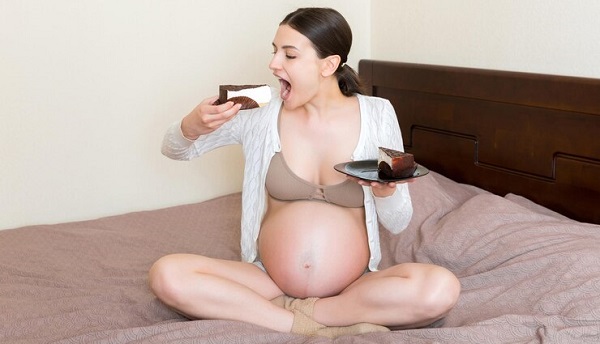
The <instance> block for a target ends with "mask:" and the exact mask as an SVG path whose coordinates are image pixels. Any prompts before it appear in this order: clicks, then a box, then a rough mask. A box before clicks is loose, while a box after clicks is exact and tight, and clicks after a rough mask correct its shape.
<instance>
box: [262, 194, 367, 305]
mask: <svg viewBox="0 0 600 344" xmlns="http://www.w3.org/2000/svg"><path fill="white" fill-rule="evenodd" d="M258 245H259V253H260V259H261V261H262V262H263V265H264V266H265V269H266V270H267V273H268V274H269V276H270V277H271V278H272V279H273V281H274V282H275V283H276V284H277V285H278V286H279V288H280V289H281V290H282V291H283V292H284V293H286V294H287V295H290V296H294V297H300V298H305V297H325V296H331V295H336V294H339V293H340V292H341V291H342V290H344V288H346V287H347V286H348V285H350V284H351V283H352V282H353V281H355V280H356V279H357V278H358V277H360V276H361V275H362V274H363V273H364V271H365V269H366V268H367V264H368V262H369V256H370V254H369V246H368V239H367V232H366V228H365V220H364V208H344V207H339V206H336V205H332V204H329V203H326V202H321V201H294V202H281V201H277V200H273V199H269V210H268V212H267V214H266V216H265V218H264V220H263V223H262V228H261V232H260V237H259V243H258Z"/></svg>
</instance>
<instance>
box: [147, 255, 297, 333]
mask: <svg viewBox="0 0 600 344" xmlns="http://www.w3.org/2000/svg"><path fill="white" fill-rule="evenodd" d="M149 283H150V288H151V289H152V291H153V292H154V294H155V295H156V296H157V297H158V298H159V299H160V300H161V301H163V302H164V303H165V304H167V305H168V306H170V307H173V308H174V309H176V310H177V311H178V312H180V313H182V314H185V315H186V316H188V317H190V318H204V319H224V320H225V319H226V320H239V321H244V322H248V323H252V324H256V325H260V326H263V327H267V328H271V329H273V330H277V331H281V332H289V331H290V329H291V328H292V323H293V318H294V315H293V313H292V312H290V311H289V310H286V309H283V308H281V307H278V306H276V305H274V304H273V303H271V302H270V300H271V299H274V298H276V297H277V296H279V295H282V294H283V292H282V291H281V290H280V289H279V287H277V285H276V284H275V283H274V282H273V281H272V280H271V278H269V276H268V275H267V274H266V273H265V272H263V271H262V270H260V269H259V268H258V267H256V266H255V265H253V264H249V263H242V262H235V261H229V260H221V259H213V258H208V257H204V256H198V255H191V254H173V255H168V256H165V257H162V258H161V259H159V260H158V261H157V262H156V263H154V265H153V266H152V268H151V269H150V273H149Z"/></svg>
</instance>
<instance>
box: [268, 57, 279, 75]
mask: <svg viewBox="0 0 600 344" xmlns="http://www.w3.org/2000/svg"><path fill="white" fill-rule="evenodd" d="M280 67H281V64H280V63H279V62H278V58H277V54H273V57H272V58H271V62H270V63H269V69H270V70H272V71H275V70H277V69H279V68H280Z"/></svg>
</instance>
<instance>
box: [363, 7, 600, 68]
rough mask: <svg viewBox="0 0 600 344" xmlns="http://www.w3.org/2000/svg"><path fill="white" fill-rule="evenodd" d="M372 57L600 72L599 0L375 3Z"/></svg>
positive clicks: (440, 63)
mask: <svg viewBox="0 0 600 344" xmlns="http://www.w3.org/2000/svg"><path fill="white" fill-rule="evenodd" d="M371 6H372V8H371V12H372V18H373V21H372V44H373V46H372V51H371V55H372V58H375V59H383V60H396V61H405V62H418V63H428V64H438V65H454V66H467V67H477V68H489V69H502V70H512V71H526V72H534V73H545V74H559V75H572V76H584V77H595V78H599V77H600V63H599V62H598V61H600V22H599V18H600V1H597V0H579V1H564V0H501V1H481V0H447V1H439V0H419V1H414V0H375V1H372V2H371Z"/></svg>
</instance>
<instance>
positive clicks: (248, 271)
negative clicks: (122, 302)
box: [150, 254, 283, 300]
mask: <svg viewBox="0 0 600 344" xmlns="http://www.w3.org/2000/svg"><path fill="white" fill-rule="evenodd" d="M156 274H162V275H163V276H162V277H166V278H169V279H172V281H179V283H193V281H194V280H195V279H199V278H202V276H203V275H210V276H214V277H220V278H222V279H223V280H227V281H229V282H232V283H237V284H240V285H243V286H245V287H247V288H249V289H251V290H253V291H254V292H256V293H257V294H259V295H261V296H263V297H264V298H266V299H269V300H270V299H273V298H275V297H277V296H279V295H281V294H283V292H282V291H281V289H279V287H278V286H277V285H276V284H275V282H273V280H272V279H271V278H270V277H269V275H268V274H267V273H266V272H264V271H263V270H261V269H260V268H259V267H258V266H256V265H254V264H251V263H246V262H240V261H233V260H226V259H218V258H211V257H206V256H201V255H195V254H171V255H168V256H165V257H162V258H160V259H159V260H158V261H157V262H156V263H155V264H154V266H153V267H152V269H151V272H150V278H151V279H152V278H153V275H156ZM175 283H177V282H175Z"/></svg>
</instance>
